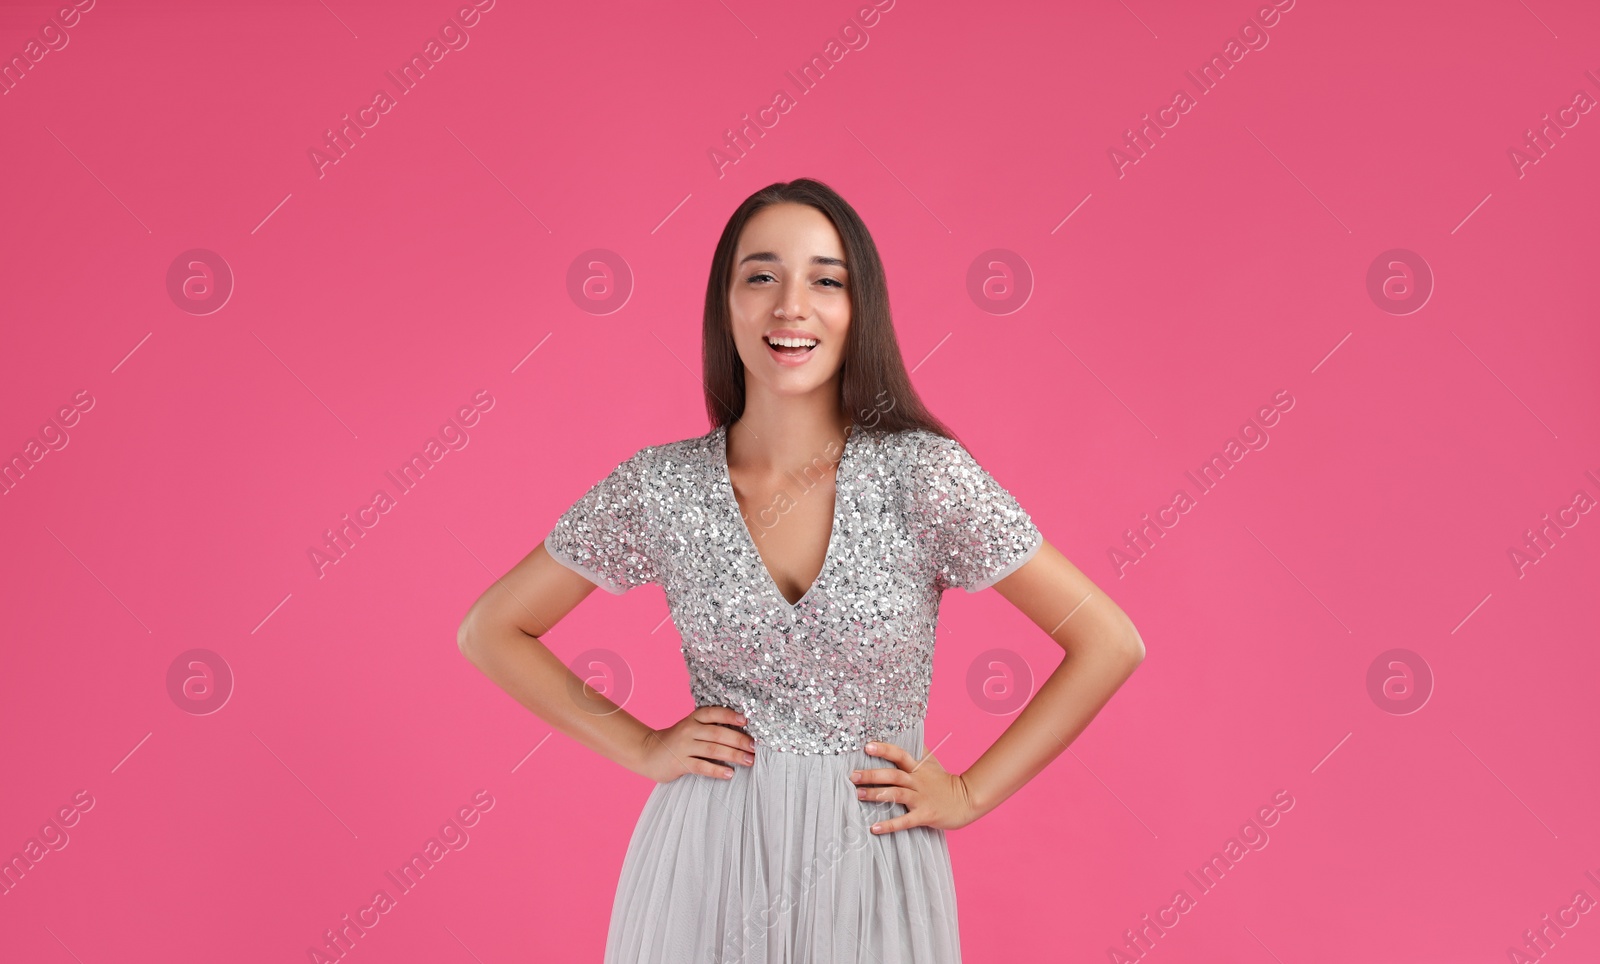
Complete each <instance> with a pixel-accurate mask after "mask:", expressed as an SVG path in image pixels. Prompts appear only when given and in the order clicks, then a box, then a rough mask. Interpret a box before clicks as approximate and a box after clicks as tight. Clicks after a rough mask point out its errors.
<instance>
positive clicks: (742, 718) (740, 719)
mask: <svg viewBox="0 0 1600 964" xmlns="http://www.w3.org/2000/svg"><path fill="white" fill-rule="evenodd" d="M738 719H739V722H740V723H748V722H750V721H749V720H747V719H745V718H744V717H743V716H740V717H739V718H738Z"/></svg>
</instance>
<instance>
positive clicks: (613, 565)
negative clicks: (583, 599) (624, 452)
mask: <svg viewBox="0 0 1600 964" xmlns="http://www.w3.org/2000/svg"><path fill="white" fill-rule="evenodd" d="M651 455H652V450H651V449H650V448H644V449H640V450H639V451H638V452H636V453H635V454H634V455H632V456H631V457H629V458H628V459H627V460H626V461H624V462H623V463H622V464H621V465H619V466H617V467H616V468H615V469H612V470H611V473H610V474H609V475H607V476H606V477H605V478H603V479H601V480H600V481H599V482H596V483H595V484H594V485H593V486H591V487H590V489H589V491H587V492H585V493H584V494H583V496H582V497H581V498H579V499H578V501H577V502H575V503H573V504H572V506H571V508H569V509H567V511H566V512H563V513H562V514H561V517H560V518H559V519H557V520H556V524H555V527H554V528H552V529H551V530H550V534H549V535H547V536H545V539H544V548H545V551H546V552H548V553H549V554H550V557H551V558H552V559H554V560H555V561H557V562H559V563H561V564H562V565H564V566H566V567H567V568H568V569H571V570H573V571H574V572H576V573H578V574H579V575H581V576H583V577H584V578H586V579H588V580H589V581H590V582H592V583H594V584H595V585H597V586H599V587H600V588H602V589H604V590H606V591H607V592H609V593H612V594H614V595H618V596H620V595H622V594H623V593H625V592H627V591H628V590H629V589H632V588H633V587H635V586H642V585H644V584H645V583H647V582H659V581H660V574H659V571H658V569H657V555H656V552H655V550H654V543H655V540H654V539H653V538H652V537H651V518H650V515H649V513H648V512H647V511H646V508H647V506H648V505H649V488H648V487H649V482H650V480H649V466H650V464H651Z"/></svg>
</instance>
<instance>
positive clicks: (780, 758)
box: [605, 723, 961, 964]
mask: <svg viewBox="0 0 1600 964" xmlns="http://www.w3.org/2000/svg"><path fill="white" fill-rule="evenodd" d="M922 737H923V724H921V723H918V724H917V725H916V726H914V727H912V728H911V729H908V730H903V731H900V732H897V733H886V734H883V736H882V737H881V738H880V739H882V740H883V742H888V743H895V744H898V745H899V746H902V747H904V748H905V749H906V750H908V751H910V752H911V754H912V755H913V756H918V757H920V756H921V755H922V753H923V751H924V749H925V745H924V743H923V739H922ZM755 757H756V761H755V763H754V765H751V766H743V765H738V766H735V767H734V771H733V778H732V779H723V778H720V777H708V776H701V775H699V774H695V773H690V774H686V775H684V776H682V777H679V778H678V779H676V780H673V781H671V782H670V783H660V784H657V785H656V787H655V789H654V790H652V791H651V792H650V797H649V799H648V800H646V801H645V805H644V810H643V812H642V813H641V814H640V816H639V822H638V825H637V826H636V827H635V828H634V832H633V837H632V839H631V840H630V841H629V843H628V851H627V856H626V857H625V858H624V859H623V863H622V874H621V877H620V880H619V881H618V884H617V894H616V900H615V903H614V904H613V906H612V912H611V927H610V930H609V932H608V934H607V938H606V953H605V962H606V964H691V962H693V964H735V962H742V964H810V962H815V964H824V962H828V964H858V962H859V964H867V962H874V964H913V962H915V964H956V962H959V961H960V960H961V943H960V939H959V931H958V928H957V923H956V892H955V879H954V877H953V876H952V874H951V867H950V851H949V848H948V847H947V845H946V841H945V832H944V831H943V830H936V829H933V828H931V827H910V828H908V829H905V830H897V831H894V832H893V833H886V834H874V833H872V832H870V831H869V830H868V828H869V827H871V826H872V824H874V823H876V822H878V821H880V820H888V819H890V818H892V817H897V816H899V815H901V814H903V813H905V812H906V807H905V806H903V805H901V804H898V803H885V802H874V801H863V800H858V799H856V789H857V787H856V785H855V784H853V783H851V782H850V779H849V776H850V771H851V770H861V769H877V768H884V767H893V766H894V764H893V763H891V762H890V761H888V760H885V759H883V758H882V757H875V756H868V755H867V753H866V751H865V750H864V749H857V750H853V751H850V752H848V753H837V754H798V753H785V752H782V751H778V750H770V749H766V748H765V747H760V746H758V747H757V748H756V751H755Z"/></svg>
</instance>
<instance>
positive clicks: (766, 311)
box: [728, 203, 850, 395]
mask: <svg viewBox="0 0 1600 964" xmlns="http://www.w3.org/2000/svg"><path fill="white" fill-rule="evenodd" d="M728 309H729V314H730V316H731V319H732V324H733V341H734V344H735V345H736V346H737V347H738V349H739V357H740V358H741V359H742V360H743V361H744V367H745V391H746V392H753V391H758V390H760V389H758V388H757V386H761V387H762V388H765V389H766V390H768V391H770V392H772V393H773V394H776V395H803V394H806V393H808V392H814V391H817V390H819V389H823V388H826V389H827V390H828V391H831V392H835V393H837V391H838V387H837V379H838V378H839V377H840V368H841V367H842V366H843V363H844V342H845V337H844V336H845V332H846V331H848V330H849V328H850V275H849V272H847V271H846V270H845V263H844V243H843V242H842V241H841V240H840V239H839V232H838V231H836V230H834V227H833V222H831V221H829V220H828V218H827V216H826V215H824V214H823V213H822V212H821V211H818V210H817V209H816V208H813V207H811V206H810V205H806V204H792V203H782V204H769V205H767V206H766V207H764V208H762V209H761V210H760V211H758V212H756V214H755V215H754V216H752V217H751V218H750V220H749V221H747V222H745V226H744V230H743V231H742V232H741V233H740V235H739V243H738V245H737V246H736V248H735V249H734V254H733V278H732V286H731V288H730V289H729V291H728ZM772 339H778V340H779V341H787V342H789V345H787V346H784V345H777V346H775V345H774V344H773V343H772ZM806 345H811V346H812V347H809V348H807V347H805V346H806Z"/></svg>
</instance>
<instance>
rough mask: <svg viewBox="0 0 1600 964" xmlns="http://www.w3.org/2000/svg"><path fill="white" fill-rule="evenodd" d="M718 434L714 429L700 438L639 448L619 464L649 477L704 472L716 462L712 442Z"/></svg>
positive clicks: (675, 440) (681, 439) (674, 440)
mask: <svg viewBox="0 0 1600 964" xmlns="http://www.w3.org/2000/svg"><path fill="white" fill-rule="evenodd" d="M721 431H722V430H721V429H717V428H714V429H712V430H711V431H709V432H706V433H705V434H703V435H694V436H690V437H688V438H680V439H673V440H671V441H666V442H653V443H651V444H649V445H642V446H639V447H638V448H636V449H635V450H634V452H633V454H632V455H630V456H628V457H627V458H626V459H624V460H623V463H622V464H623V465H624V466H626V467H627V468H628V469H629V470H630V471H632V472H634V473H635V474H638V475H640V476H644V475H649V476H652V477H659V476H660V475H662V474H663V473H666V474H669V475H670V474H673V473H675V472H687V471H691V470H696V469H703V468H705V467H706V466H709V465H710V464H711V463H712V462H713V461H715V458H716V455H717V450H716V447H715V442H716V441H717V439H719V438H720V437H721V436H720V432H721Z"/></svg>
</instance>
